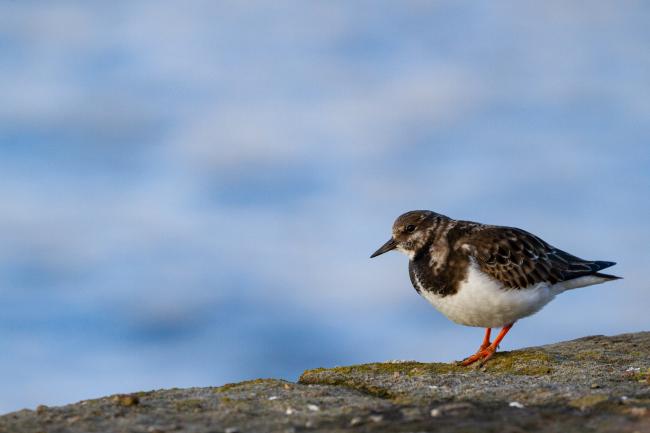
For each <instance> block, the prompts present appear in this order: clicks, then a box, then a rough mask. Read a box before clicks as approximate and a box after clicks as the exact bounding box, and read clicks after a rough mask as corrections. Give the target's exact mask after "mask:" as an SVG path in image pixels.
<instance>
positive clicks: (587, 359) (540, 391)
mask: <svg viewBox="0 0 650 433" xmlns="http://www.w3.org/2000/svg"><path fill="white" fill-rule="evenodd" d="M649 381H650V332H640V333H636V334H623V335H618V336H614V337H604V336H594V337H586V338H581V339H578V340H573V341H567V342H562V343H557V344H551V345H547V346H542V347H535V348H528V349H521V350H515V351H511V352H499V353H497V354H496V355H495V356H494V357H493V358H492V359H491V360H490V362H489V363H488V364H487V365H486V367H484V368H478V369H477V368H464V367H459V366H458V365H456V364H453V363H452V364H446V363H425V362H415V361H407V362H385V363H371V364H362V365H353V366H347V367H333V368H315V369H311V370H306V371H305V372H304V373H303V374H302V375H301V377H300V378H299V380H298V382H297V383H293V382H289V381H286V380H278V379H255V380H250V381H245V382H239V383H231V384H226V385H223V386H220V387H207V388H189V389H169V390H159V391H147V392H135V393H130V394H119V395H116V396H110V397H105V398H100V399H95V400H87V401H83V402H80V403H76V404H71V405H67V406H62V407H47V406H43V405H41V406H38V407H37V409H36V410H22V411H18V412H14V413H10V414H7V415H4V416H0V433H18V432H57V433H59V432H60V433H65V432H70V433H82V432H83V433H85V432H90V431H101V432H114V431H115V432H117V431H119V432H134V433H136V432H137V433H144V432H147V433H154V432H155V433H165V432H175V431H184V432H192V433H203V432H205V433H207V432H219V433H225V432H228V433H247V432H260V433H264V432H283V433H284V432H298V431H310V432H312V431H313V432H329V431H336V432H348V431H349V432H374V431H377V432H402V431H403V432H412V431H433V430H435V431H445V432H472V431H481V432H483V431H485V432H492V431H493V432H502V431H504V429H505V430H507V431H522V432H523V431H526V432H536V431H539V432H573V431H575V432H595V433H600V432H612V433H614V432H616V433H619V432H621V433H626V432H629V433H632V432H640V433H645V432H649V433H650V382H649Z"/></svg>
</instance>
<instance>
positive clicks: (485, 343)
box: [478, 328, 492, 352]
mask: <svg viewBox="0 0 650 433" xmlns="http://www.w3.org/2000/svg"><path fill="white" fill-rule="evenodd" d="M491 333H492V328H485V337H483V344H481V347H480V348H479V349H478V351H479V352H480V351H481V350H485V349H487V348H488V346H489V345H490V334H491Z"/></svg>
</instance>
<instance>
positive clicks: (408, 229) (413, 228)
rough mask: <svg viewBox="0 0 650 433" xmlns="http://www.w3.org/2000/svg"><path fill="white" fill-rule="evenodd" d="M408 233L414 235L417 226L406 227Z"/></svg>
mask: <svg viewBox="0 0 650 433" xmlns="http://www.w3.org/2000/svg"><path fill="white" fill-rule="evenodd" d="M406 231H407V232H409V233H413V232H414V231H415V226H414V225H413V224H409V225H407V226H406Z"/></svg>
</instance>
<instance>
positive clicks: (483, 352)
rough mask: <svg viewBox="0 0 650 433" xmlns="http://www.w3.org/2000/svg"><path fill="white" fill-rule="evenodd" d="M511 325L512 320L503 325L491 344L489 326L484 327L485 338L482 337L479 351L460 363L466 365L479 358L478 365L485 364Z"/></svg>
mask: <svg viewBox="0 0 650 433" xmlns="http://www.w3.org/2000/svg"><path fill="white" fill-rule="evenodd" d="M512 325H514V322H513V323H511V324H509V325H506V326H504V327H503V329H501V332H499V335H497V338H495V339H494V341H493V342H492V344H490V329H489V328H488V329H486V331H485V338H484V339H483V344H482V345H481V348H480V349H479V351H478V352H476V353H475V354H474V355H472V356H470V357H469V358H467V359H465V360H464V361H462V362H461V363H460V365H462V366H463V367H467V366H468V365H470V364H473V363H475V362H476V361H479V360H480V361H481V363H480V365H483V364H485V363H486V362H487V360H488V359H490V358H492V355H494V352H496V351H497V347H499V343H501V340H503V337H505V336H506V334H507V333H508V331H510V328H512ZM486 343H487V344H486Z"/></svg>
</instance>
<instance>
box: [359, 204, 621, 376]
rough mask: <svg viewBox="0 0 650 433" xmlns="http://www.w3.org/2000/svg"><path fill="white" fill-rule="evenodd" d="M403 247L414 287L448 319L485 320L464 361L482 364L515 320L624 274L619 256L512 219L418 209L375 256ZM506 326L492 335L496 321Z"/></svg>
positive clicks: (473, 322) (398, 225) (398, 223)
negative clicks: (547, 236)
mask: <svg viewBox="0 0 650 433" xmlns="http://www.w3.org/2000/svg"><path fill="white" fill-rule="evenodd" d="M393 249H397V250H398V251H401V252H403V253H404V254H406V255H407V256H408V257H409V276H410V277H411V283H412V284H413V287H415V290H416V291H417V292H418V293H419V294H420V295H422V296H423V297H424V298H425V299H426V300H428V301H429V302H430V303H431V304H433V306H434V307H436V308H437V309H438V310H439V311H440V312H441V313H442V314H444V315H445V316H447V318H449V319H450V320H452V321H454V322H456V323H459V324H461V325H466V326H477V327H482V328H485V337H484V339H483V344H481V346H480V347H479V349H478V351H477V352H476V353H475V354H474V355H472V356H470V357H468V358H466V359H465V360H464V361H462V362H461V365H464V366H467V365H470V364H472V363H474V362H476V361H480V364H481V365H482V364H484V363H485V362H486V361H487V360H488V359H490V357H492V355H493V354H494V352H496V350H497V347H498V345H499V343H500V342H501V340H503V337H505V335H506V334H507V333H508V331H509V330H510V328H512V325H513V324H514V323H515V321H517V320H519V319H521V318H523V317H527V316H530V315H531V314H534V313H536V312H538V311H539V310H540V309H541V308H542V307H543V306H545V305H546V304H548V303H549V302H550V301H551V300H553V298H554V297H555V296H556V295H558V294H560V293H562V292H564V291H565V290H569V289H576V288H578V287H585V286H590V285H592V284H600V283H604V282H606V281H610V280H616V279H619V278H620V277H617V276H614V275H608V274H603V273H600V272H599V271H600V270H601V269H605V268H608V267H610V266H613V265H615V264H616V263H614V262H604V261H590V260H583V259H580V258H578V257H576V256H573V255H571V254H569V253H566V252H564V251H562V250H560V249H558V248H555V247H553V246H551V245H549V244H548V243H546V242H544V241H543V240H542V239H540V238H539V237H537V236H535V235H533V234H531V233H528V232H527V231H524V230H521V229H518V228H514V227H501V226H494V225H486V224H480V223H476V222H472V221H457V220H454V219H451V218H449V217H446V216H444V215H441V214H438V213H435V212H432V211H428V210H416V211H411V212H406V213H405V214H403V215H401V216H399V217H398V218H397V220H396V221H395V223H394V224H393V233H392V237H391V239H390V240H389V241H388V242H386V243H385V244H384V245H382V246H381V248H379V249H378V250H377V251H375V252H374V253H373V254H372V255H371V256H370V258H373V257H377V256H378V255H380V254H383V253H385V252H388V251H391V250H393ZM497 327H502V329H501V332H499V335H498V336H497V337H496V338H495V339H494V341H492V342H490V332H491V330H492V328H497Z"/></svg>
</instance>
